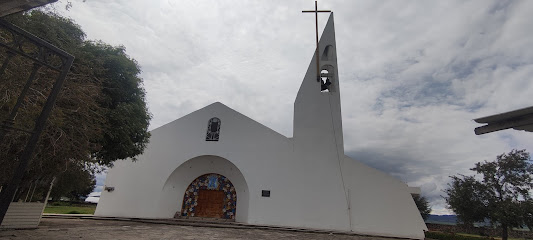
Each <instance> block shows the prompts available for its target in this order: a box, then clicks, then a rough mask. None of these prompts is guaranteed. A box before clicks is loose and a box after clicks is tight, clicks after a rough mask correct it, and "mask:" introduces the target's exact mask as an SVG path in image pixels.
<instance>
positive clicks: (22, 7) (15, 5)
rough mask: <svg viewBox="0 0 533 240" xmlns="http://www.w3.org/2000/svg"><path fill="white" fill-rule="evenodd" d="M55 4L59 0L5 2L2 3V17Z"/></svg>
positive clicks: (9, 0)
mask: <svg viewBox="0 0 533 240" xmlns="http://www.w3.org/2000/svg"><path fill="white" fill-rule="evenodd" d="M53 2H57V0H3V1H2V2H1V3H0V17H3V16H7V15H9V14H13V13H17V12H22V11H26V10H30V9H32V8H35V7H40V6H43V5H46V4H49V3H53Z"/></svg>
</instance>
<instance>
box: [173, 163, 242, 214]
mask: <svg viewBox="0 0 533 240" xmlns="http://www.w3.org/2000/svg"><path fill="white" fill-rule="evenodd" d="M181 206H182V207H181V216H188V217H207V218H223V219H235V212H236V208H237V193H236V191H235V187H234V186H233V184H232V183H231V181H230V180H229V179H228V178H227V177H225V176H222V175H220V174H216V173H209V174H204V175H202V176H199V177H198V178H196V179H194V181H192V183H191V184H190V185H189V187H188V188H187V190H185V194H184V195H183V204H182V205H181Z"/></svg>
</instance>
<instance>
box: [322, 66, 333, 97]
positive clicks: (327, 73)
mask: <svg viewBox="0 0 533 240" xmlns="http://www.w3.org/2000/svg"><path fill="white" fill-rule="evenodd" d="M320 81H321V83H320V91H321V92H335V75H334V68H333V66H331V65H324V66H322V68H321V70H320Z"/></svg>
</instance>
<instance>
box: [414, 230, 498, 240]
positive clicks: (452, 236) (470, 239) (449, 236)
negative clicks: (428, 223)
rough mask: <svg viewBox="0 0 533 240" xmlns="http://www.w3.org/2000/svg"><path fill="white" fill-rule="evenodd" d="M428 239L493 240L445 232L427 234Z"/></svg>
mask: <svg viewBox="0 0 533 240" xmlns="http://www.w3.org/2000/svg"><path fill="white" fill-rule="evenodd" d="M425 234H426V238H431V239H439V240H487V239H492V238H488V237H474V236H463V235H457V234H454V233H443V232H426V233H425Z"/></svg>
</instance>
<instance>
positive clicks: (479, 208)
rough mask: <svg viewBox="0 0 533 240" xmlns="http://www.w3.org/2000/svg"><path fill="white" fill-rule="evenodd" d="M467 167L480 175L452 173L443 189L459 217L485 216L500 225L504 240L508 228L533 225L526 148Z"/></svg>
mask: <svg viewBox="0 0 533 240" xmlns="http://www.w3.org/2000/svg"><path fill="white" fill-rule="evenodd" d="M470 170H472V171H475V172H476V173H477V174H480V176H479V177H478V178H476V176H464V175H459V176H453V177H451V178H452V182H451V183H450V184H449V185H448V188H447V189H446V190H445V192H446V194H447V195H448V196H446V197H444V198H445V200H446V203H447V204H448V207H449V208H450V209H451V210H453V211H454V212H455V213H456V214H457V216H458V218H459V220H461V221H462V222H464V223H468V224H472V223H473V222H479V221H484V220H489V221H490V222H491V223H492V224H494V225H496V226H500V227H501V228H502V239H504V240H506V239H507V237H508V229H509V228H512V227H524V226H527V227H529V228H530V229H531V228H532V227H533V217H532V216H533V199H532V198H531V194H530V191H531V190H532V187H533V183H532V180H533V175H532V174H533V165H532V163H531V158H530V155H529V153H528V152H526V151H525V150H512V151H511V152H509V153H507V154H502V155H499V156H497V157H496V161H493V162H488V161H484V162H478V163H476V165H475V167H474V168H472V169H470ZM478 179H479V180H478Z"/></svg>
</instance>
